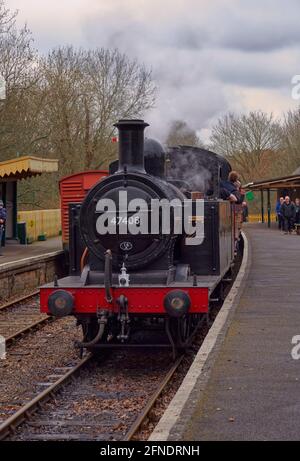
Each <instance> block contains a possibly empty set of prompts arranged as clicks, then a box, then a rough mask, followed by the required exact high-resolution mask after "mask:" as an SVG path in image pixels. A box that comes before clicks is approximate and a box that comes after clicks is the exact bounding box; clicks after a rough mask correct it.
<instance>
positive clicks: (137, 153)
mask: <svg viewBox="0 0 300 461" xmlns="http://www.w3.org/2000/svg"><path fill="white" fill-rule="evenodd" d="M114 126H115V127H117V128H118V130H119V168H118V171H117V172H118V173H121V172H123V171H124V169H125V167H126V171H127V172H128V173H131V172H135V173H146V171H145V167H144V129H145V128H146V127H147V126H149V125H148V123H145V122H144V120H119V122H118V123H116V124H115V125H114Z"/></svg>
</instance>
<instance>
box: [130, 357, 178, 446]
mask: <svg viewBox="0 0 300 461" xmlns="http://www.w3.org/2000/svg"><path fill="white" fill-rule="evenodd" d="M184 357H185V355H184V354H182V355H181V356H180V357H179V358H178V359H177V360H176V361H175V362H174V363H173V364H172V366H171V367H170V369H169V371H168V373H167V374H166V375H165V377H164V378H163V380H162V381H161V382H160V384H159V386H158V387H157V389H156V390H155V392H154V393H153V394H152V395H151V397H150V399H149V400H148V402H147V404H146V406H145V407H144V408H143V410H142V411H141V413H140V414H139V416H138V417H137V419H136V420H135V421H134V423H133V424H132V426H131V427H130V429H129V430H128V432H127V433H126V435H125V438H124V441H126V442H128V441H130V440H132V439H133V437H134V436H135V435H136V434H137V432H138V431H139V430H140V428H141V426H142V424H143V422H144V421H145V419H146V418H147V416H148V415H149V413H150V411H151V410H152V408H153V407H154V405H155V403H156V401H157V399H158V398H159V397H160V395H161V394H162V392H163V391H164V389H165V387H166V386H167V384H168V383H169V382H170V380H171V378H172V376H173V375H174V373H175V371H176V370H177V369H178V367H179V365H180V364H181V362H182V360H183V358H184Z"/></svg>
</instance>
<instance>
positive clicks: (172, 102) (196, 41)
mask: <svg viewBox="0 0 300 461" xmlns="http://www.w3.org/2000/svg"><path fill="white" fill-rule="evenodd" d="M7 5H8V6H9V7H11V8H13V9H14V8H19V9H20V15H19V21H20V22H22V21H23V22H24V20H26V21H27V22H28V25H29V27H30V28H31V29H32V31H33V34H34V37H35V38H36V45H37V47H38V48H39V49H41V50H42V51H43V52H46V51H47V50H48V49H50V48H52V47H53V46H58V45H60V44H70V43H71V44H74V45H75V46H84V47H98V46H99V47H101V46H103V47H109V48H114V47H117V48H119V49H120V50H121V51H123V52H124V53H126V54H127V55H129V56H130V57H131V58H137V59H138V60H139V61H141V62H144V63H145V64H146V65H147V66H149V67H151V68H152V71H153V77H154V79H155V81H156V84H157V86H158V89H159V92H158V99H157V104H156V108H155V109H153V110H151V111H150V112H149V113H148V114H146V117H147V118H148V120H149V121H150V123H151V127H150V129H149V132H151V133H152V134H154V135H156V136H157V137H164V136H165V135H166V130H167V127H168V126H169V123H170V122H171V120H172V119H184V120H186V121H187V122H188V123H189V124H190V125H191V126H192V127H193V128H195V129H196V130H197V131H198V132H200V133H202V134H204V136H205V137H207V136H208V133H209V129H210V127H211V125H212V123H214V122H215V121H216V119H217V118H218V117H219V116H220V115H221V114H223V113H225V112H226V111H228V110H236V111H246V110H249V109H254V108H255V107H257V108H260V109H262V110H270V109H271V110H272V111H273V112H276V113H278V114H279V113H280V112H281V111H282V110H286V109H287V108H293V107H295V105H296V104H297V103H296V102H295V101H294V100H292V98H291V84H290V82H291V77H292V76H293V75H294V74H300V59H299V58H300V51H299V50H300V47H299V45H300V28H299V26H298V20H299V17H300V2H299V1H298V0H286V1H285V2H283V1H282V0H264V1H263V2H262V1H261V0H252V1H251V2H250V1H248V2H246V1H244V0H231V1H230V2H224V1H223V0H202V1H199V0H186V1H183V0H176V1H175V0H164V1H162V0H151V2H150V1H149V0H101V1H100V0H63V1H62V0H59V1H58V0H52V1H51V2H40V1H39V0H26V2H24V0H9V1H7Z"/></svg>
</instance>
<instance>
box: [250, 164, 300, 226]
mask: <svg viewBox="0 0 300 461" xmlns="http://www.w3.org/2000/svg"><path fill="white" fill-rule="evenodd" d="M243 187H244V188H245V189H246V190H248V191H249V190H250V191H260V197H261V220H262V222H264V191H267V211H268V227H270V226H271V198H270V192H271V191H277V194H278V193H284V195H285V194H286V193H288V194H289V195H290V193H291V194H293V193H294V192H293V191H298V193H300V167H299V168H297V169H296V170H295V171H294V172H293V173H292V174H290V175H289V176H280V177H276V178H270V179H264V180H262V181H253V182H249V183H248V184H245V185H244V186H243Z"/></svg>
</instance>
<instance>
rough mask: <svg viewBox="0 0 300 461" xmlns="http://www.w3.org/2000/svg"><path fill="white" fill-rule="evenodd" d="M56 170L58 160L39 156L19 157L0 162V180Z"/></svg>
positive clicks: (26, 176)
mask: <svg viewBox="0 0 300 461" xmlns="http://www.w3.org/2000/svg"><path fill="white" fill-rule="evenodd" d="M57 170H58V160H55V159H48V158H40V157H31V156H26V157H19V158H14V159H10V160H5V161H4V162H0V180H4V181H5V180H18V179H25V178H30V177H31V176H37V175H39V174H42V173H52V172H54V171H57Z"/></svg>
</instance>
